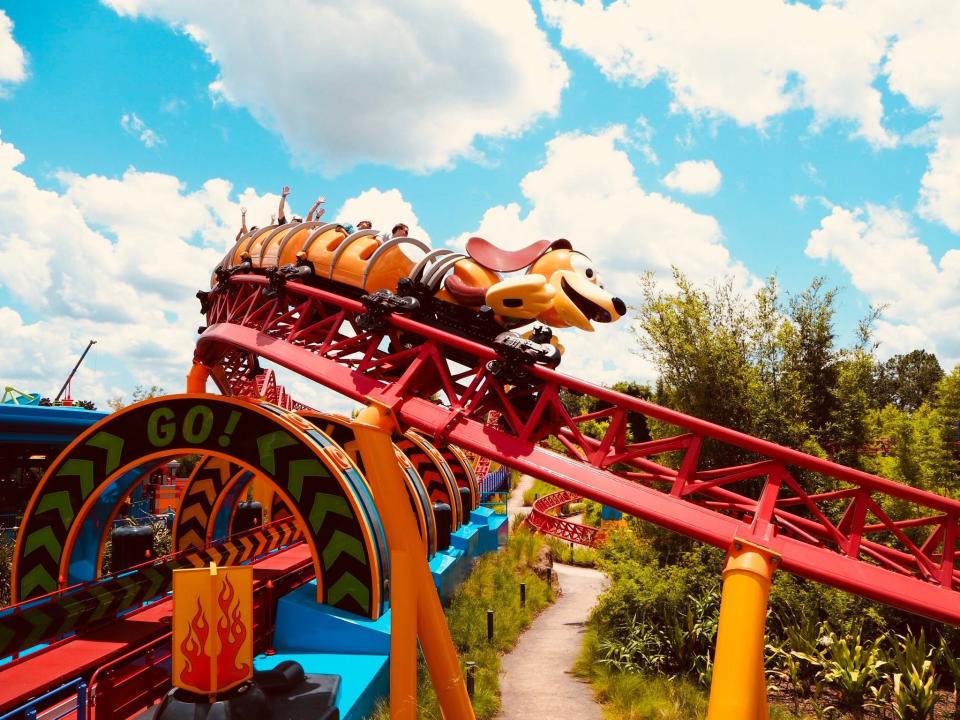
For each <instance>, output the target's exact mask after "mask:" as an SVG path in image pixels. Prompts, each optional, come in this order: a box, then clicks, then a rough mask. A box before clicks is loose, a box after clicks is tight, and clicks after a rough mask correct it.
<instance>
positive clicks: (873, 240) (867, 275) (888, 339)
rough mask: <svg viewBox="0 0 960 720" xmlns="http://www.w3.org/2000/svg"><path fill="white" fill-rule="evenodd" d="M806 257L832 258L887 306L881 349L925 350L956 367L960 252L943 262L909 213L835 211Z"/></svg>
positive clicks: (855, 282)
mask: <svg viewBox="0 0 960 720" xmlns="http://www.w3.org/2000/svg"><path fill="white" fill-rule="evenodd" d="M806 254H807V255H808V256H810V257H812V258H817V259H820V260H828V259H832V260H835V261H837V262H838V263H840V265H841V266H843V267H844V269H846V271H847V272H848V273H849V274H850V280H851V282H852V283H853V285H854V287H856V288H857V289H858V290H860V291H861V292H863V293H864V294H865V295H866V296H867V298H868V299H869V300H870V302H871V303H872V304H874V305H885V306H886V309H885V311H884V319H883V320H882V321H881V322H880V323H878V325H877V337H878V339H879V340H880V341H881V342H882V343H883V344H882V345H881V348H880V349H881V352H883V353H887V354H893V353H896V352H906V351H909V350H913V349H915V348H918V347H922V348H924V349H926V350H929V351H931V352H935V353H937V354H938V355H939V356H940V359H941V360H942V361H945V362H946V363H948V364H950V365H952V364H954V363H956V362H957V361H958V360H960V339H958V338H957V335H956V332H955V330H954V328H956V327H957V326H958V324H960V250H956V249H954V250H949V251H947V252H946V253H945V254H944V255H943V256H942V257H941V258H940V260H939V262H935V261H934V259H933V258H932V257H931V255H930V250H929V248H928V247H927V246H926V245H924V244H923V243H921V242H920V240H919V239H918V238H917V236H916V232H915V230H914V228H913V227H912V226H911V224H910V220H909V216H908V215H907V214H906V213H904V212H902V211H900V210H897V209H894V208H888V207H882V206H876V205H868V206H867V207H866V209H860V208H857V209H855V210H848V209H846V208H842V207H836V206H835V207H833V209H832V211H831V212H830V214H829V215H827V216H826V217H824V218H823V220H822V221H821V223H820V227H819V228H817V229H816V230H814V231H813V232H812V233H811V234H810V238H809V240H808V242H807V247H806Z"/></svg>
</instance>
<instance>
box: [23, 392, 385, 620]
mask: <svg viewBox="0 0 960 720" xmlns="http://www.w3.org/2000/svg"><path fill="white" fill-rule="evenodd" d="M310 430H311V431H312V432H309V433H308V432H306V431H305V429H304V427H303V421H302V420H301V419H300V418H297V417H296V416H293V415H292V414H290V413H286V411H282V410H280V409H279V408H275V407H273V406H268V405H266V404H265V403H258V402H251V401H246V400H238V399H235V398H225V397H219V396H213V395H172V396H167V397H160V398H152V399H150V400H146V401H144V402H142V403H138V404H136V405H131V406H130V407H127V408H125V409H123V410H122V411H120V412H117V413H114V414H112V415H110V416H108V417H106V418H104V419H103V420H101V421H100V422H99V423H97V424H96V425H94V426H92V427H91V428H89V429H88V430H87V431H85V432H84V433H83V434H81V435H80V436H79V437H77V439H76V440H75V441H74V442H73V443H71V444H70V445H69V446H68V447H67V449H66V450H64V452H63V453H61V455H60V456H59V457H58V458H57V459H56V460H55V461H54V462H53V463H52V464H51V465H50V467H49V468H48V470H47V473H46V474H45V475H44V477H43V479H42V480H41V481H40V484H39V485H38V487H37V490H36V492H35V493H34V495H33V497H32V498H31V500H30V503H29V505H28V506H27V510H26V512H25V514H24V517H23V520H22V523H21V526H20V532H19V534H18V536H17V545H16V549H15V554H14V565H13V572H12V588H11V589H12V591H13V595H14V599H15V601H21V600H26V599H30V598H34V597H38V596H40V595H43V594H46V593H48V592H51V591H53V590H56V589H57V587H58V585H59V584H60V583H59V582H58V581H59V580H60V578H64V577H66V568H67V567H68V565H69V561H70V555H71V553H72V551H73V543H74V541H75V539H76V536H77V531H78V529H79V527H80V525H81V524H82V523H83V520H84V518H85V516H86V514H87V512H88V511H89V509H90V507H92V505H93V504H94V503H95V502H96V499H97V497H98V496H99V494H100V493H101V492H102V491H103V490H104V489H105V488H106V487H108V486H109V485H110V484H111V483H112V482H113V481H114V480H115V479H116V478H118V477H120V476H121V475H122V474H123V473H125V472H127V471H128V470H130V469H132V468H134V467H139V466H140V465H143V464H145V463H148V462H156V461H158V460H161V461H162V460H163V459H164V458H168V457H176V456H180V455H185V454H191V453H199V454H205V455H214V456H218V457H220V458H222V459H223V460H226V461H228V462H231V463H236V465H238V466H240V467H242V468H244V469H246V470H248V471H250V472H253V473H256V474H259V475H261V476H263V477H265V478H266V479H268V480H269V481H270V482H271V483H272V484H273V485H274V487H275V488H276V491H277V492H278V493H279V494H280V495H281V496H282V497H283V499H284V501H285V502H286V503H287V505H288V506H289V507H290V509H291V512H292V513H293V514H294V516H295V517H296V519H297V521H298V523H299V525H300V527H301V528H303V530H304V535H305V538H306V540H307V542H308V544H309V546H310V548H311V551H312V554H313V562H314V569H315V571H316V576H317V600H318V602H321V603H326V604H328V605H332V606H335V607H338V608H341V609H344V610H349V611H350V612H354V613H357V614H360V615H366V616H368V617H371V618H376V617H379V616H380V614H381V612H382V610H383V604H384V602H385V600H386V598H385V592H384V583H383V580H384V577H385V572H384V570H385V568H384V565H383V558H382V552H383V548H381V547H379V544H378V543H377V542H376V539H375V538H376V533H375V530H374V525H375V524H376V525H377V526H379V519H378V518H377V517H376V509H375V507H374V506H373V500H372V498H371V497H370V494H369V492H368V491H367V489H366V488H365V487H356V486H355V484H354V483H352V482H351V481H350V480H349V479H348V478H347V477H346V476H345V475H344V474H343V472H342V471H341V470H340V468H339V467H338V466H337V464H336V463H335V462H333V461H332V460H331V457H330V455H329V454H328V452H327V448H328V447H330V446H332V445H333V443H332V441H331V440H330V439H329V438H327V437H326V436H324V435H322V434H321V433H319V431H317V430H316V429H315V428H310Z"/></svg>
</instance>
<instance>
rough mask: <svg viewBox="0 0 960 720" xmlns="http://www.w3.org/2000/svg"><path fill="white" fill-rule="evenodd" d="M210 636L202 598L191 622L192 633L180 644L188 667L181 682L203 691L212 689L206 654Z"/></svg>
mask: <svg viewBox="0 0 960 720" xmlns="http://www.w3.org/2000/svg"><path fill="white" fill-rule="evenodd" d="M209 635H210V623H208V622H207V619H206V617H205V615H204V613H203V606H202V605H201V604H200V598H197V612H196V614H195V615H194V616H193V619H191V620H190V631H189V632H188V633H187V636H186V637H185V638H184V639H183V642H182V643H180V652H182V653H183V659H184V661H185V662H186V667H185V668H184V670H183V672H182V673H180V681H181V682H182V683H183V684H185V685H190V686H192V687H194V688H198V689H201V690H208V689H209V688H210V684H211V679H210V656H209V655H208V654H207V652H206V646H207V637H208V636H209Z"/></svg>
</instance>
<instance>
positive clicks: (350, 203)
mask: <svg viewBox="0 0 960 720" xmlns="http://www.w3.org/2000/svg"><path fill="white" fill-rule="evenodd" d="M335 217H336V218H337V220H339V221H341V222H345V223H350V224H351V225H356V224H357V223H358V222H360V221H361V220H369V221H370V222H371V223H373V227H374V229H375V230H381V231H382V232H390V230H391V229H393V226H394V225H396V224H397V223H403V224H404V225H406V226H407V228H408V230H409V234H410V237H412V238H417V239H418V240H423V241H424V242H427V243H429V242H430V235H429V234H428V233H427V231H426V230H424V229H423V228H422V227H420V220H419V219H418V218H417V214H416V213H415V212H414V210H413V205H411V204H410V203H409V202H407V201H406V200H404V198H403V195H401V194H400V191H399V190H397V189H396V188H393V189H391V190H387V191H383V190H380V189H378V188H370V189H369V190H364V191H363V192H362V193H360V194H359V195H357V196H356V197H352V198H350V199H348V200H347V201H346V202H344V203H343V206H342V207H341V208H340V210H339V211H338V212H337V213H336V215H335Z"/></svg>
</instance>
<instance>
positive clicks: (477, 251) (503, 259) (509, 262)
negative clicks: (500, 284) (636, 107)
mask: <svg viewBox="0 0 960 720" xmlns="http://www.w3.org/2000/svg"><path fill="white" fill-rule="evenodd" d="M572 247H573V246H572V245H571V244H570V241H569V240H564V239H562V238H561V239H560V240H537V241H536V242H535V243H532V244H531V245H527V246H526V247H525V248H520V249H519V250H504V249H502V248H498V247H497V246H496V245H494V244H493V243H491V242H490V241H488V240H484V239H483V238H481V237H472V238H470V239H469V240H467V255H469V256H470V258H471V259H472V260H475V261H476V262H477V263H479V264H480V265H483V267H485V268H487V270H493V271H494V272H514V271H516V270H523V268H525V267H528V266H530V265H532V264H533V263H534V262H535V261H536V260H537V258H539V257H540V256H541V255H543V254H544V253H547V252H549V251H551V250H557V249H561V250H570V249H571V248H572Z"/></svg>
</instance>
